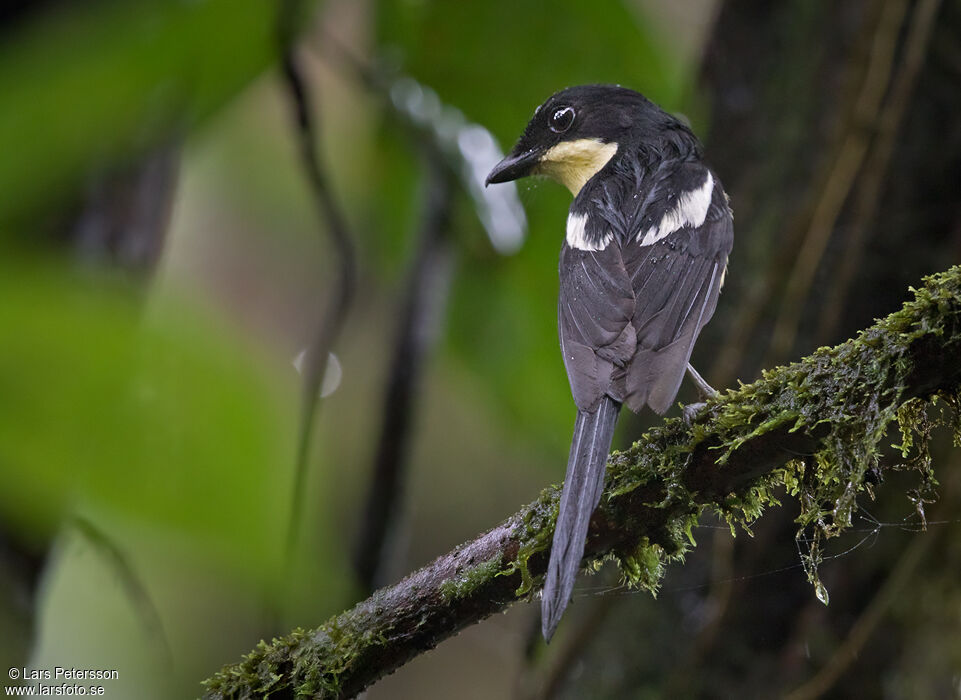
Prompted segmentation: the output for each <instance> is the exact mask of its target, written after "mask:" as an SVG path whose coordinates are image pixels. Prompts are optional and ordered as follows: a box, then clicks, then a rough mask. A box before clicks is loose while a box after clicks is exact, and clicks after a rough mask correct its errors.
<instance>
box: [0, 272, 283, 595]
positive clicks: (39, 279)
mask: <svg viewBox="0 0 961 700" xmlns="http://www.w3.org/2000/svg"><path fill="white" fill-rule="evenodd" d="M126 292H129V290H127V289H126V288H125V286H124V285H122V284H120V283H116V282H113V283H104V281H103V280H97V279H91V278H89V277H84V276H83V275H78V274H76V273H71V272H70V270H69V269H67V268H64V267H59V266H49V265H48V266H44V267H40V266H37V265H28V264H21V265H20V266H19V267H18V268H17V269H13V268H11V267H7V269H4V270H3V271H2V274H0V465H2V469H0V511H2V513H3V517H4V519H5V520H6V521H7V522H9V523H11V524H13V525H14V526H15V527H16V529H17V530H19V531H20V532H22V533H23V535H24V536H25V537H30V538H32V539H34V540H43V539H46V538H49V537H50V536H51V535H52V533H53V532H54V531H55V529H56V528H57V527H58V526H59V524H60V522H61V520H62V518H63V515H64V513H65V511H66V509H68V508H71V507H73V506H75V505H77V504H88V505H94V506H99V507H101V508H103V507H106V508H107V509H108V511H111V512H114V513H118V514H120V515H123V516H125V517H134V518H136V519H139V520H140V521H142V522H153V523H155V524H158V525H161V526H162V527H164V528H166V529H169V530H173V531H182V532H189V533H191V537H192V538H196V542H197V544H198V545H200V544H201V543H203V544H205V545H207V546H209V551H210V553H211V554H213V555H214V556H215V558H218V557H219V558H223V559H225V560H226V561H227V562H229V563H231V564H233V565H235V566H237V567H239V568H246V569H248V571H249V573H250V574H251V575H254V576H255V577H256V576H259V575H260V572H261V571H262V570H263V569H264V568H266V569H268V570H275V569H276V565H277V562H278V556H279V555H278V554H277V550H278V542H279V541H281V539H282V532H283V526H284V522H285V521H284V513H285V512H286V508H287V498H288V491H289V465H290V463H291V458H290V445H291V444H292V431H291V426H292V425H293V424H294V421H293V416H292V411H291V407H293V406H295V405H296V401H294V400H293V398H292V397H293V396H295V394H294V379H293V373H292V372H291V376H290V379H289V380H287V381H285V382H281V381H278V379H279V377H278V376H276V375H274V373H273V372H272V371H271V370H270V368H269V367H268V366H267V365H265V363H264V360H263V358H262V357H261V356H260V355H259V353H258V352H257V351H256V350H255V349H254V348H250V347H246V346H245V344H244V343H243V342H242V341H241V340H240V339H239V337H238V336H237V335H236V334H235V333H233V332H231V331H230V330H229V329H227V328H224V327H221V324H219V323H218V322H216V321H214V320H213V318H212V317H211V316H209V315H208V314H206V313H204V312H203V310H201V309H197V308H196V307H195V306H194V307H191V306H190V305H188V303H182V302H171V301H169V300H168V301H167V302H164V303H166V305H167V308H166V309H165V310H157V309H155V310H154V312H153V313H151V314H150V320H149V321H148V322H143V321H141V320H140V316H141V313H140V310H139V308H138V307H137V305H135V304H134V303H132V301H131V295H130V294H129V293H126ZM265 562H266V563H269V566H267V567H264V566H263V564H264V563H265Z"/></svg>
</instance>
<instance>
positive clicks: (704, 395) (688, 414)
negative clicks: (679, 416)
mask: <svg viewBox="0 0 961 700" xmlns="http://www.w3.org/2000/svg"><path fill="white" fill-rule="evenodd" d="M687 376H689V377H690V378H691V381H692V382H694V385H695V386H696V387H697V393H699V394H700V395H701V399H703V400H702V401H699V402H698V403H690V404H688V405H687V406H685V407H684V410H683V417H684V422H685V423H687V424H688V425H690V424H691V421H693V420H694V416H696V415H697V414H698V412H699V411H700V410H701V409H702V408H704V405H705V402H706V401H707V400H708V399H710V398H712V397H714V396H717V389H715V388H714V387H713V386H711V385H710V384H708V383H707V382H706V381H704V377H702V376H701V375H700V373H699V372H698V371H697V370H696V369H694V367H692V366H691V363H690V362H688V363H687Z"/></svg>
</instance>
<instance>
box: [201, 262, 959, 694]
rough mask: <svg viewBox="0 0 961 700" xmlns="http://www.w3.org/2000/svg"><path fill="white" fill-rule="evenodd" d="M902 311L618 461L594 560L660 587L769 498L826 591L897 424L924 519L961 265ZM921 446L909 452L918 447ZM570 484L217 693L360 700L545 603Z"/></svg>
mask: <svg viewBox="0 0 961 700" xmlns="http://www.w3.org/2000/svg"><path fill="white" fill-rule="evenodd" d="M914 292H915V296H914V299H913V300H911V301H909V302H908V303H906V304H905V305H904V307H903V308H902V309H901V310H900V311H898V312H897V313H894V314H891V315H890V316H888V317H887V318H885V319H883V320H881V321H879V322H877V323H876V324H875V325H874V326H872V327H871V328H869V329H867V330H865V331H862V332H861V333H860V334H859V335H858V337H857V338H855V339H852V340H849V341H847V342H845V343H843V344H841V345H838V346H836V347H833V348H821V349H820V350H818V351H817V352H815V353H814V354H813V355H812V356H810V357H807V358H805V359H804V360H802V361H800V362H797V363H795V364H792V365H790V366H787V367H779V368H776V369H773V370H770V371H767V372H765V373H764V375H763V377H762V378H761V379H760V380H759V381H757V382H754V383H753V384H750V385H744V386H741V388H740V389H737V390H734V391H728V392H727V393H726V394H724V395H722V396H719V397H718V398H717V399H715V400H713V401H711V402H710V403H709V404H708V406H707V407H706V408H705V410H703V411H702V412H701V414H700V415H699V416H697V418H696V419H695V420H694V421H693V423H692V425H690V426H688V425H686V424H684V423H683V422H682V421H681V420H679V419H669V420H666V421H664V423H663V424H662V425H660V426H659V427H657V428H655V429H652V430H651V431H650V432H649V433H647V434H645V435H644V436H643V438H642V440H641V441H639V442H638V443H636V444H635V445H634V446H633V447H632V448H631V449H629V450H627V451H625V452H621V453H615V454H613V455H612V456H611V459H610V463H609V466H608V476H607V483H606V485H605V495H604V497H603V499H602V501H601V506H600V507H599V509H598V511H597V512H596V513H595V515H594V517H593V519H592V521H591V529H590V534H589V537H588V542H587V548H586V550H585V555H584V564H585V565H587V566H595V565H597V564H599V563H600V562H601V561H602V560H603V559H605V558H613V559H614V560H615V561H616V562H617V563H618V565H619V566H620V567H621V570H622V571H623V573H624V575H625V578H626V579H627V581H628V582H629V583H631V584H633V585H636V586H641V587H645V588H648V589H651V590H655V589H656V587H657V585H658V582H659V580H660V577H661V573H662V570H663V567H664V565H665V564H666V563H668V562H670V561H674V560H678V559H681V558H682V557H683V555H684V553H685V552H686V551H687V550H688V549H689V548H690V547H691V546H692V545H693V543H694V542H693V538H692V537H691V531H692V528H693V527H694V526H695V524H696V523H697V520H698V518H699V517H700V515H701V514H702V513H703V512H704V511H705V510H710V511H713V512H716V513H719V514H720V515H722V516H723V517H725V518H727V520H728V522H729V523H730V524H731V526H732V528H734V527H735V526H737V525H740V526H743V527H747V526H749V525H750V523H751V522H752V521H753V520H754V519H756V518H757V517H758V515H760V513H761V511H762V510H763V508H764V507H765V506H767V505H771V504H776V503H777V501H776V500H775V499H774V495H773V490H774V489H776V488H779V487H783V488H786V490H787V492H788V493H789V494H790V495H792V496H796V497H797V498H798V500H799V502H800V504H801V515H800V516H799V518H798V522H799V527H800V528H801V529H802V530H806V531H808V533H809V534H810V535H812V540H813V542H814V544H813V545H811V548H810V550H809V552H808V554H807V555H806V557H805V559H806V561H805V564H806V569H807V573H808V577H809V579H810V580H811V581H812V583H814V585H815V587H816V591H817V594H818V596H819V597H820V598H821V599H822V600H824V601H825V602H826V601H827V592H826V591H825V590H824V589H823V586H821V584H820V581H819V580H818V577H817V563H818V560H819V542H820V540H821V538H824V537H831V536H834V535H837V534H839V533H840V532H841V531H843V530H844V529H845V528H847V527H849V526H850V523H851V513H852V511H853V509H854V507H855V499H856V498H857V496H858V494H859V493H861V492H862V491H865V490H868V491H870V490H871V488H872V483H873V482H874V481H876V479H875V475H874V474H873V472H874V471H875V470H876V469H877V468H878V456H879V454H880V451H881V441H882V439H883V437H884V435H885V433H886V431H887V430H888V428H889V427H890V424H891V423H892V422H893V421H896V420H897V421H899V422H900V424H901V428H902V432H903V434H904V436H905V437H904V440H903V441H902V445H901V448H902V451H903V452H904V453H905V456H906V457H907V456H908V455H909V454H914V458H913V459H912V460H910V464H911V465H912V466H914V467H916V468H918V469H919V470H920V474H921V477H920V479H921V486H920V487H919V488H918V489H917V491H915V492H913V495H912V498H913V499H914V500H915V502H916V504H917V506H918V509H919V513H921V514H922V516H923V505H924V503H925V502H926V501H927V500H928V499H929V498H930V495H931V491H932V490H933V487H934V486H935V485H936V482H935V481H934V477H933V474H932V472H931V468H930V467H931V465H930V459H929V458H928V457H927V451H926V439H927V437H928V436H929V434H930V424H929V423H928V422H927V417H926V416H927V415H928V414H927V413H926V412H925V411H924V410H923V408H924V405H925V404H926V403H928V402H935V401H937V400H938V398H941V399H943V400H945V401H947V402H948V403H950V404H951V405H952V406H953V407H954V409H955V411H954V420H955V423H954V430H955V439H956V442H957V441H959V437H961V419H959V418H958V410H957V409H958V399H959V387H961V267H954V268H952V269H950V270H948V271H947V272H944V273H941V274H938V275H934V276H932V277H929V278H927V279H926V280H925V281H924V285H923V287H922V288H921V289H919V290H914ZM912 449H913V450H914V452H913V453H912V452H911V450H912ZM558 495H559V490H558V489H557V488H549V489H547V490H545V491H544V492H543V493H542V494H541V496H540V498H538V499H537V500H536V501H535V502H534V503H531V504H529V505H527V506H525V507H524V508H522V509H521V510H520V511H519V512H518V513H516V514H514V515H513V516H511V517H510V518H508V519H507V520H506V521H505V522H503V523H501V524H500V525H498V526H496V527H494V528H493V529H491V530H489V531H488V532H486V533H484V534H482V535H480V536H479V537H477V538H476V539H474V540H472V541H470V542H468V543H466V544H464V545H461V546H460V547H457V548H456V549H454V550H453V551H452V552H450V553H448V554H445V555H443V556H441V557H439V558H438V559H436V560H435V561H434V562H432V563H431V564H429V565H428V566H425V567H424V568H423V569H420V570H419V571H416V572H414V573H413V574H411V575H410V576H408V577H407V578H405V579H404V580H403V581H400V582H399V583H397V584H395V585H393V586H390V587H388V588H384V589H382V590H380V591H377V592H376V593H375V594H374V595H372V596H371V597H370V598H368V599H367V600H365V601H363V602H362V603H359V604H358V605H357V606H355V607H354V608H353V609H351V610H348V611H346V612H344V613H342V614H341V615H338V616H337V617H334V618H332V619H331V620H329V621H327V622H326V623H325V624H324V625H322V626H321V627H319V628H317V629H315V630H302V629H297V630H294V631H293V632H291V633H290V634H289V635H287V636H286V637H283V638H280V639H275V640H273V641H272V642H270V643H266V642H261V644H260V645H259V646H258V647H257V648H256V649H255V650H254V651H252V652H251V653H250V654H249V655H247V656H246V657H245V658H244V659H243V661H241V662H240V663H237V664H234V665H231V666H227V667H225V668H224V669H222V670H221V671H220V672H219V673H217V674H216V675H215V676H213V677H212V678H210V679H209V680H207V681H205V684H204V685H205V689H206V692H205V697H207V698H250V697H268V696H269V697H270V698H272V699H277V698H294V697H301V698H303V697H309V698H335V697H350V696H353V695H355V694H357V693H359V692H360V691H361V690H363V689H364V688H366V687H367V686H368V685H370V684H371V683H373V682H374V681H376V680H377V679H378V678H381V677H383V676H384V675H386V674H388V673H390V672H392V671H393V670H394V669H396V668H398V667H399V666H401V665H402V664H404V663H405V662H407V661H408V660H410V659H411V658H413V657H414V656H416V655H418V654H420V653H421V652H423V651H425V650H427V649H430V648H432V647H434V646H435V645H437V644H438V643H439V642H441V641H442V640H444V639H446V638H447V637H450V636H451V635H453V634H455V633H456V632H457V631H459V630H461V629H463V628H464V627H466V626H468V625H471V624H473V623H475V622H478V621H479V620H482V619H484V618H485V617H487V616H488V615H491V614H492V613H494V612H497V611H499V610H503V609H504V608H506V607H507V606H509V605H511V604H512V603H513V602H515V601H517V600H522V599H527V598H530V597H532V596H534V595H535V592H536V590H537V589H538V587H539V586H540V583H541V579H542V576H543V574H544V571H545V567H546V564H547V554H548V548H549V543H550V540H551V535H552V528H553V523H554V519H555V517H556V512H557V498H558Z"/></svg>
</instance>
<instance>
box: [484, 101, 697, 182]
mask: <svg viewBox="0 0 961 700" xmlns="http://www.w3.org/2000/svg"><path fill="white" fill-rule="evenodd" d="M665 138H667V139H670V140H673V141H677V142H681V141H685V140H686V141H688V142H689V144H690V145H691V146H692V147H696V140H695V139H694V136H693V134H691V132H690V130H689V129H688V128H687V126H685V125H684V124H683V123H682V122H680V121H679V120H678V119H676V118H675V117H673V116H671V115H670V114H667V113H666V112H664V111H663V110H661V109H660V108H659V107H658V106H657V105H655V104H654V103H653V102H651V101H650V100H648V99H647V98H646V97H644V96H643V95H641V94H640V93H638V92H634V91H633V90H629V89H627V88H622V87H620V86H616V85H579V86H576V87H570V88H566V89H565V90H561V91H560V92H557V93H555V94H554V95H552V96H551V97H550V98H549V99H548V100H547V101H546V102H544V103H543V104H542V105H540V106H539V107H538V108H537V109H536V110H535V112H534V116H533V117H532V118H531V120H530V122H528V124H527V128H526V129H525V130H524V133H523V134H522V135H521V137H520V139H519V140H518V142H517V144H516V145H515V146H514V148H513V149H512V150H511V152H510V153H509V154H508V155H507V157H506V158H504V160H502V161H501V162H500V163H498V164H497V165H496V166H495V167H494V169H493V170H491V172H490V174H489V175H488V176H487V184H493V183H499V182H508V181H510V180H516V179H518V178H521V177H524V176H527V175H546V176H547V177H550V178H552V179H554V180H557V181H558V182H560V183H561V184H562V185H564V186H565V187H567V188H568V189H569V190H571V192H572V193H573V194H575V195H576V194H577V193H578V192H579V191H580V189H581V187H583V185H584V184H585V183H586V182H587V181H588V180H589V179H590V178H591V177H592V176H593V175H595V174H596V173H597V172H598V171H599V170H600V169H601V168H602V167H603V166H604V165H606V164H607V163H608V161H610V159H611V158H612V157H613V156H614V154H615V153H617V151H618V148H619V147H620V146H624V147H625V148H634V149H641V150H643V149H644V148H645V146H648V147H656V146H657V144H658V143H659V142H661V141H663V140H664V139H665ZM646 142H649V143H646ZM676 147H679V146H676Z"/></svg>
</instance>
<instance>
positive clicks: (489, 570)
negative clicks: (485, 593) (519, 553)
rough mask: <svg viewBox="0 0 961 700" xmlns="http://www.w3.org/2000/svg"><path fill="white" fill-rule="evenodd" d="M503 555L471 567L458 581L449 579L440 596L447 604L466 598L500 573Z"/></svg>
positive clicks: (443, 585) (458, 577)
mask: <svg viewBox="0 0 961 700" xmlns="http://www.w3.org/2000/svg"><path fill="white" fill-rule="evenodd" d="M500 568H501V555H500V554H496V555H494V556H493V557H491V558H490V559H488V560H487V561H483V562H481V563H480V564H477V565H475V566H472V567H469V568H468V569H466V570H464V571H463V572H462V573H460V574H458V576H457V578H456V579H447V580H446V581H444V582H443V583H442V584H441V585H440V595H441V598H442V599H443V601H444V602H445V603H450V602H452V601H454V600H458V599H461V598H466V597H467V596H469V595H470V594H471V593H473V592H474V590H475V589H476V588H477V587H478V586H480V585H482V584H485V583H487V582H489V581H490V580H491V579H492V578H493V577H494V576H496V575H497V574H498V573H500Z"/></svg>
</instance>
